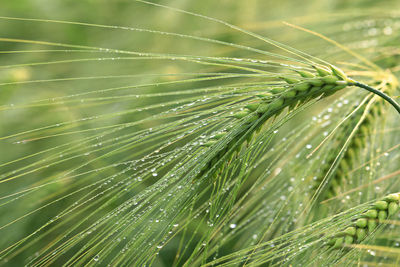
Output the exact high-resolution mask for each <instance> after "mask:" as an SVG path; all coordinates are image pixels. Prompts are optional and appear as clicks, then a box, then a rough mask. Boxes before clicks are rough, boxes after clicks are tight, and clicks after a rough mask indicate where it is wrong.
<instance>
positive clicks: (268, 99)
mask: <svg viewBox="0 0 400 267" xmlns="http://www.w3.org/2000/svg"><path fill="white" fill-rule="evenodd" d="M314 69H315V72H314V73H311V72H308V71H300V70H298V71H296V72H297V73H298V77H296V78H293V77H281V79H282V80H284V81H285V82H286V85H284V86H282V87H275V88H272V89H271V90H270V91H269V92H267V93H266V94H263V95H258V101H257V102H256V103H252V104H249V105H247V106H246V107H245V109H244V110H243V111H240V112H237V113H236V114H234V115H233V117H234V118H236V119H239V120H240V122H241V123H240V127H238V128H235V127H234V128H231V129H230V130H229V131H224V132H218V133H216V134H214V135H213V136H212V137H211V138H210V140H209V141H208V142H207V143H205V144H204V146H206V147H219V149H217V151H214V152H213V155H212V156H210V157H209V160H208V161H207V164H205V165H204V166H203V168H202V170H201V171H200V173H199V176H201V175H202V174H204V173H205V172H207V171H208V170H209V169H211V168H213V167H214V168H215V166H216V164H218V163H219V162H220V159H221V158H222V157H225V156H227V157H229V158H231V157H232V156H233V155H234V154H235V153H236V152H239V151H240V149H241V147H242V144H243V142H244V141H245V140H247V141H248V142H250V141H251V139H252V137H253V135H254V133H256V132H257V131H258V130H260V129H261V127H262V126H263V124H264V123H265V122H266V121H267V120H268V119H269V118H271V117H273V116H277V115H279V114H280V113H281V112H282V111H283V110H284V109H285V108H286V107H289V108H294V107H296V106H298V105H299V104H301V103H305V102H307V101H310V100H312V99H316V98H318V97H326V96H329V95H331V94H333V93H335V92H337V91H338V90H340V89H343V88H345V87H346V86H348V85H350V84H351V82H352V80H351V79H349V78H348V77H347V76H346V75H345V74H344V72H343V71H342V70H340V69H339V68H337V67H335V66H330V68H326V67H322V66H314ZM227 136H229V138H226V137H227ZM229 161H230V160H228V161H227V162H229ZM221 165H222V164H221Z"/></svg>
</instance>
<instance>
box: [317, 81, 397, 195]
mask: <svg viewBox="0 0 400 267" xmlns="http://www.w3.org/2000/svg"><path fill="white" fill-rule="evenodd" d="M395 82H396V81H393V82H392V83H387V84H386V89H387V91H389V93H390V91H392V90H393V89H394V88H395V87H396V83H395ZM385 104H386V102H385V100H383V99H382V98H379V99H377V100H376V101H375V102H374V103H373V105H372V106H371V108H370V109H369V112H368V114H367V115H366V116H365V117H364V118H362V115H363V113H364V109H360V110H359V111H358V112H357V113H356V114H354V115H353V116H352V117H351V118H350V119H349V120H348V121H347V122H346V124H345V125H344V126H343V131H341V132H340V133H339V134H338V135H337V136H336V138H335V141H334V142H335V144H337V146H335V148H336V149H335V150H336V151H335V153H329V155H328V157H327V159H326V160H325V162H324V164H323V165H322V166H321V170H322V171H321V175H320V176H318V178H317V180H316V181H315V184H314V190H315V189H316V188H318V187H319V185H320V184H321V182H322V181H323V179H324V177H325V174H326V173H327V172H328V171H329V169H330V168H331V166H332V165H333V163H334V161H335V159H336V156H337V154H338V153H339V151H340V149H341V144H343V141H344V140H346V138H347V134H348V133H349V131H351V130H353V129H354V127H355V126H356V125H357V123H358V122H359V121H360V120H362V122H361V123H360V125H359V127H358V130H357V132H356V133H355V135H354V137H353V138H352V139H351V140H350V142H349V144H348V147H347V150H346V151H345V152H344V154H343V157H341V158H340V159H339V160H340V162H339V163H338V166H337V168H336V169H335V170H334V172H333V174H332V177H331V179H329V183H328V185H327V186H326V189H325V190H324V192H323V194H322V195H321V197H322V198H323V199H328V198H332V197H334V196H336V195H338V194H339V193H340V190H341V187H342V185H343V183H344V182H345V180H346V178H347V175H348V172H349V171H350V170H351V169H352V167H353V166H354V164H355V162H356V160H357V158H358V155H359V153H360V151H361V150H362V149H363V148H364V147H365V145H366V143H367V139H368V137H369V136H371V134H372V130H373V127H372V126H373V123H374V121H376V120H377V119H378V118H380V117H381V116H382V114H383V111H384V108H385Z"/></svg>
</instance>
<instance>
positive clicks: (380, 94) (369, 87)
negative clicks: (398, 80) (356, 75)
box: [349, 82, 400, 114]
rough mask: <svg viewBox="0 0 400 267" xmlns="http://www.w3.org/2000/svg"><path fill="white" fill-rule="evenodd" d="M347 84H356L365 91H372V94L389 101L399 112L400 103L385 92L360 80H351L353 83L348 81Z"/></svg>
mask: <svg viewBox="0 0 400 267" xmlns="http://www.w3.org/2000/svg"><path fill="white" fill-rule="evenodd" d="M349 85H353V86H357V87H360V88H363V89H365V90H367V91H370V92H371V93H374V94H376V95H378V96H380V97H382V98H383V99H385V100H386V101H387V102H389V103H390V104H391V105H392V106H393V107H394V108H395V109H396V110H397V112H398V113H399V114H400V105H399V104H398V103H397V102H396V101H395V100H394V99H393V98H391V97H390V96H388V95H387V94H385V93H383V92H382V91H379V90H376V89H375V88H373V87H371V86H368V85H366V84H363V83H360V82H353V83H350V84H349Z"/></svg>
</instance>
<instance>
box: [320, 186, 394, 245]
mask: <svg viewBox="0 0 400 267" xmlns="http://www.w3.org/2000/svg"><path fill="white" fill-rule="evenodd" d="M399 201H400V193H395V194H390V195H388V196H386V197H385V198H383V199H382V200H379V201H377V202H375V203H374V204H373V205H372V207H371V208H370V209H368V210H367V211H365V212H364V213H363V214H362V215H361V216H360V218H358V219H357V220H356V221H355V222H354V223H353V225H352V226H350V227H347V228H346V229H344V230H343V231H341V232H340V233H338V234H337V235H336V236H335V237H334V238H332V239H331V240H330V241H329V242H328V245H329V246H331V247H332V248H335V249H337V248H342V247H343V246H346V245H352V244H356V243H360V242H361V241H363V240H364V239H365V238H366V237H367V236H368V235H370V234H371V233H372V232H373V231H374V230H375V229H376V228H377V227H378V226H379V225H380V224H382V223H383V221H384V220H386V219H387V218H389V217H390V216H392V215H393V214H395V213H396V212H397V211H398V209H399Z"/></svg>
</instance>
